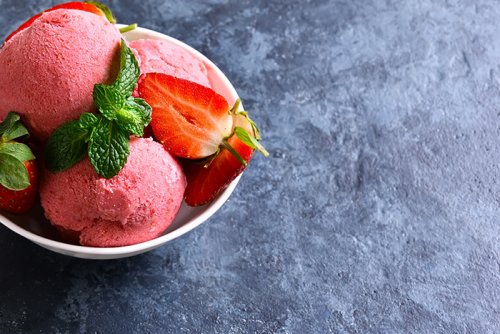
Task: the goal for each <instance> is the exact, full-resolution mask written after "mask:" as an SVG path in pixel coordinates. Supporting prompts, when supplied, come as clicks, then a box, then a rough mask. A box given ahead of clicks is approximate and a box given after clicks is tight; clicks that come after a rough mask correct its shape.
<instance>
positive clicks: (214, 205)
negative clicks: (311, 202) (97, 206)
mask: <svg viewBox="0 0 500 334" xmlns="http://www.w3.org/2000/svg"><path fill="white" fill-rule="evenodd" d="M125 26H126V25H124V24H116V27H117V28H121V27H125ZM137 33H139V34H143V35H147V37H144V38H148V39H150V38H153V39H162V40H167V41H169V42H171V43H173V44H175V45H178V46H180V47H182V48H183V49H185V50H187V51H188V52H190V53H192V54H193V55H194V56H196V57H197V58H199V59H202V60H203V62H205V63H206V64H207V65H208V66H209V67H210V70H212V71H214V72H216V74H217V76H218V77H219V78H220V79H221V81H222V82H223V84H224V86H225V87H227V88H228V89H229V91H230V92H231V94H232V95H234V96H235V97H238V94H237V92H236V90H235V88H234V87H233V85H232V84H231V82H230V81H229V79H228V78H227V77H226V76H225V74H224V73H223V72H222V71H221V70H220V69H219V68H218V67H217V66H216V65H215V64H214V63H213V62H212V61H211V60H210V59H208V58H207V57H206V56H204V55H203V54H202V53H200V52H199V51H197V50H196V49H194V48H192V47H191V46H189V45H187V44H186V43H184V42H181V41H179V40H178V39H175V38H173V37H170V36H168V35H165V34H162V33H160V32H157V31H154V30H150V29H147V28H142V27H139V26H138V27H137V28H136V29H134V30H133V31H131V32H129V33H124V34H122V36H123V37H124V38H125V39H126V40H127V34H137ZM241 176H242V174H240V175H239V176H238V177H237V178H236V179H234V180H233V181H232V182H231V183H230V184H229V186H228V187H227V188H226V189H225V190H224V191H223V192H222V193H221V194H219V195H218V197H217V198H216V199H215V200H214V201H213V202H211V203H209V204H207V205H206V206H205V207H206V208H205V210H203V211H202V212H200V213H199V214H198V215H197V216H196V217H195V218H194V219H191V220H190V221H189V222H188V223H186V224H184V225H182V226H181V227H179V228H177V229H175V230H173V231H171V232H168V233H166V234H163V235H161V236H159V237H157V238H155V239H152V240H148V241H145V242H141V243H138V244H134V245H129V246H119V247H88V246H80V245H74V244H68V243H64V242H61V241H57V240H53V239H49V238H45V237H43V236H40V235H38V234H36V233H34V232H31V231H29V230H26V229H24V228H22V227H21V226H19V225H17V224H15V223H14V222H13V221H11V220H10V219H8V218H7V217H5V216H4V215H3V214H1V213H0V223H1V224H3V225H4V226H5V227H7V228H8V229H9V230H11V231H13V232H15V233H17V234H19V235H21V236H23V237H25V238H26V239H28V240H30V241H32V242H35V243H37V244H39V245H40V246H43V247H45V248H48V249H50V250H52V251H56V252H57V250H60V251H61V253H62V254H65V255H70V254H74V255H73V256H77V257H81V256H78V254H85V255H87V256H91V257H90V258H91V259H92V258H94V257H92V256H96V257H95V258H94V259H99V256H116V258H118V257H123V256H127V254H129V255H135V254H139V253H141V251H148V250H150V249H153V248H156V247H158V246H161V245H163V244H165V243H167V242H169V241H172V240H174V239H176V238H178V237H180V236H181V235H184V234H186V233H187V232H189V231H191V230H193V229H194V228H196V227H198V226H199V225H201V224H202V223H204V222H205V221H207V220H208V219H209V218H210V217H211V216H213V215H214V214H215V213H216V212H217V211H218V210H219V209H220V208H221V207H222V205H223V204H224V203H225V202H226V201H227V199H228V198H229V196H230V195H231V193H232V192H233V191H234V189H235V188H236V185H237V184H238V182H239V181H240V179H241ZM112 258H114V257H112Z"/></svg>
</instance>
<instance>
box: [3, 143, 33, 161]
mask: <svg viewBox="0 0 500 334" xmlns="http://www.w3.org/2000/svg"><path fill="white" fill-rule="evenodd" d="M0 153H1V154H7V155H10V156H13V157H14V158H16V159H17V160H20V161H21V162H25V161H29V160H34V159H35V156H34V155H33V152H31V149H30V148H29V146H28V145H26V144H23V143H16V142H10V143H0Z"/></svg>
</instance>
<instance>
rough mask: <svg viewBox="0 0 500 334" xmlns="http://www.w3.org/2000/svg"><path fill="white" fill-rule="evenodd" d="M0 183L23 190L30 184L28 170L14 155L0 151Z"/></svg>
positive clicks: (8, 187)
mask: <svg viewBox="0 0 500 334" xmlns="http://www.w3.org/2000/svg"><path fill="white" fill-rule="evenodd" d="M0 184H1V185H3V186H4V187H5V188H7V189H10V190H23V189H26V188H28V187H29V186H30V178H29V175H28V170H27V169H26V166H24V163H23V162H22V161H20V160H19V159H17V158H16V157H14V156H12V155H9V154H4V153H0Z"/></svg>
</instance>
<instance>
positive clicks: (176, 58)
mask: <svg viewBox="0 0 500 334" xmlns="http://www.w3.org/2000/svg"><path fill="white" fill-rule="evenodd" d="M129 46H130V48H131V49H132V51H133V52H134V54H135V56H136V58H137V61H138V62H139V66H140V67H141V73H143V74H145V73H151V72H156V73H164V74H169V75H172V76H174V77H178V78H182V79H186V80H190V81H194V82H196V83H198V84H200V85H203V86H206V87H210V81H209V80H208V71H207V67H206V65H205V64H204V63H203V62H202V61H201V60H199V59H198V58H196V57H195V56H193V55H192V54H190V53H189V52H188V51H186V50H185V49H183V48H182V47H180V46H178V45H176V44H173V43H169V42H168V41H164V40H158V39H140V40H136V41H133V42H130V43H129Z"/></svg>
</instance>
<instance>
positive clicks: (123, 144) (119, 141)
mask: <svg viewBox="0 0 500 334" xmlns="http://www.w3.org/2000/svg"><path fill="white" fill-rule="evenodd" d="M129 153H130V148H129V135H128V134H127V133H126V132H124V131H123V130H122V129H121V128H120V127H119V126H118V125H117V124H116V122H114V121H110V120H108V119H105V118H101V119H100V120H99V123H97V126H96V128H95V129H94V132H93V133H92V136H91V138H90V145H89V158H90V162H91V163H92V166H94V169H95V170H96V172H97V173H98V174H99V175H101V176H103V177H105V178H107V179H110V178H112V177H113V176H115V175H117V174H118V173H119V172H120V170H121V169H122V168H123V166H124V165H125V163H126V162H127V158H128V155H129Z"/></svg>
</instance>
